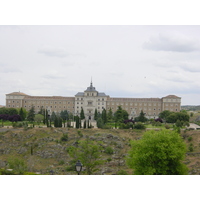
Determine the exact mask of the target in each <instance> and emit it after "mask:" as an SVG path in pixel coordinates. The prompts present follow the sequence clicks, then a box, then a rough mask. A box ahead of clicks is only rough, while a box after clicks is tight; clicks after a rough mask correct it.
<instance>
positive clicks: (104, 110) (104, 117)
mask: <svg viewBox="0 0 200 200" xmlns="http://www.w3.org/2000/svg"><path fill="white" fill-rule="evenodd" d="M102 120H103V123H104V124H106V123H107V114H106V109H103V111H102Z"/></svg>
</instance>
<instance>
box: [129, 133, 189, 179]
mask: <svg viewBox="0 0 200 200" xmlns="http://www.w3.org/2000/svg"><path fill="white" fill-rule="evenodd" d="M186 151H187V149H186V144H185V143H184V141H183V139H182V138H181V136H180V135H179V134H178V133H177V132H175V131H170V130H166V129H165V130H161V131H147V132H145V133H144V135H143V137H142V139H140V140H136V141H131V150H130V151H129V153H128V157H127V164H128V166H129V167H130V168H132V169H134V174H137V175H182V174H187V172H188V169H187V167H186V165H185V164H183V163H182V161H183V160H184V158H185V154H186Z"/></svg>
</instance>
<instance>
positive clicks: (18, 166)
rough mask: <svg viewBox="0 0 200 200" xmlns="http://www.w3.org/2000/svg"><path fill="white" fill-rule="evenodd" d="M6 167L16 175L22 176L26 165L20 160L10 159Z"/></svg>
mask: <svg viewBox="0 0 200 200" xmlns="http://www.w3.org/2000/svg"><path fill="white" fill-rule="evenodd" d="M8 165H9V167H10V168H11V169H13V170H14V171H15V172H16V174H23V173H24V172H25V171H26V170H27V165H26V163H25V162H24V160H23V159H21V158H15V157H13V158H10V159H9V160H8Z"/></svg>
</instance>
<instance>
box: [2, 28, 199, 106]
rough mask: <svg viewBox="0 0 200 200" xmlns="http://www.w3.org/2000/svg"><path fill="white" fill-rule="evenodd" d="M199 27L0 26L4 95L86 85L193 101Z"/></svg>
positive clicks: (62, 91)
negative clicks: (175, 96) (171, 95)
mask: <svg viewBox="0 0 200 200" xmlns="http://www.w3.org/2000/svg"><path fill="white" fill-rule="evenodd" d="M199 36H200V26H134V25H132V26H126V25H124V26H109V25H108V26H84V25H82V26H78V25H77V26H71V25H68V26H67V25H66V26H0V77H1V78H0V86H1V87H0V105H5V94H8V93H11V92H17V91H20V92H24V93H26V94H28V95H35V96H40V95H45V96H74V95H75V94H76V93H77V92H83V91H84V90H85V89H86V88H87V87H88V86H89V85H90V82H91V77H92V81H93V86H94V87H96V89H97V90H98V91H99V92H105V93H106V94H107V95H109V96H110V97H132V98H139V97H142V98H145V97H147V98H150V97H159V98H162V97H164V96H166V95H169V94H173V95H177V96H179V97H181V98H182V105H200V80H199V76H200V37H199Z"/></svg>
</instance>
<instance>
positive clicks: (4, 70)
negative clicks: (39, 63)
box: [0, 67, 22, 73]
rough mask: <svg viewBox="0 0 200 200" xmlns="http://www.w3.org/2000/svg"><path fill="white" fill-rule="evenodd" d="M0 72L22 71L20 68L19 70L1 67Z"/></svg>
mask: <svg viewBox="0 0 200 200" xmlns="http://www.w3.org/2000/svg"><path fill="white" fill-rule="evenodd" d="M0 72H1V73H16V72H17V73H18V72H19V73H21V72H22V71H21V70H19V69H15V68H7V67H6V68H3V69H0Z"/></svg>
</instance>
